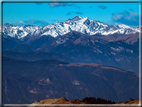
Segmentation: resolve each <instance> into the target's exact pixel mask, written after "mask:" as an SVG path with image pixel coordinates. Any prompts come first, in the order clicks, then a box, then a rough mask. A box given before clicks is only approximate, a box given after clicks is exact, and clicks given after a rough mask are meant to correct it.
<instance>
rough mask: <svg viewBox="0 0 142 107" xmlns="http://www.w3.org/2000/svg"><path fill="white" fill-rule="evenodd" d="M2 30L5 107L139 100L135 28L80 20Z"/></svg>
mask: <svg viewBox="0 0 142 107" xmlns="http://www.w3.org/2000/svg"><path fill="white" fill-rule="evenodd" d="M3 27H4V28H3V32H2V33H3V38H2V39H3V103H4V104H17V103H19V104H27V103H33V102H35V101H41V100H44V99H48V98H61V97H65V98H67V99H68V100H70V101H71V100H74V99H78V100H80V101H82V100H83V98H85V97H94V98H101V99H107V100H111V101H115V102H122V101H124V102H125V101H128V100H129V98H131V97H132V98H133V99H138V98H139V76H138V75H139V32H140V28H139V27H137V28H132V27H129V26H127V25H124V24H118V25H107V24H103V23H102V22H100V21H95V20H91V19H89V18H87V17H80V16H76V17H74V18H72V19H68V20H66V21H65V22H58V23H55V24H50V25H48V26H44V27H40V26H33V25H24V26H17V25H12V24H8V23H6V24H4V26H3Z"/></svg>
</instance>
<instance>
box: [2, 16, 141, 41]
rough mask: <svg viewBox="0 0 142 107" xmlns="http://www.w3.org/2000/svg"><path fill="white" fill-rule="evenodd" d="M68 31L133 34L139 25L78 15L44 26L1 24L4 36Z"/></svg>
mask: <svg viewBox="0 0 142 107" xmlns="http://www.w3.org/2000/svg"><path fill="white" fill-rule="evenodd" d="M70 31H77V32H81V33H84V34H88V35H96V34H99V35H104V36H107V35H112V34H135V33H137V32H140V29H139V27H137V28H132V27H129V26H127V25H124V24H119V25H107V24H103V23H102V22H100V21H95V20H91V19H89V18H87V17H80V16H75V17H74V18H72V19H68V20H66V21H65V22H61V21H59V22H58V23H54V24H50V25H48V26H44V27H40V26H34V25H24V26H17V25H12V24H8V23H6V24H4V26H3V34H4V37H7V36H10V37H14V38H18V39H23V38H24V37H27V36H34V37H39V36H43V35H44V36H45V35H50V36H52V37H54V38H55V37H57V36H59V35H61V36H62V35H65V34H67V33H69V32H70Z"/></svg>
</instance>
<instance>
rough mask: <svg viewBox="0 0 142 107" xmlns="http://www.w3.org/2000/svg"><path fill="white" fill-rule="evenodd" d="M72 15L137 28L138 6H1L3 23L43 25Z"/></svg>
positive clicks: (78, 4) (86, 4)
mask: <svg viewBox="0 0 142 107" xmlns="http://www.w3.org/2000/svg"><path fill="white" fill-rule="evenodd" d="M76 15H79V16H81V17H83V16H84V17H88V18H90V19H92V20H99V21H101V22H103V23H107V24H117V23H123V24H126V25H129V26H138V25H139V3H59V2H58V3H57V2H56V3H3V23H11V24H17V25H23V24H34V25H40V26H45V25H48V24H53V23H56V22H58V21H65V20H67V19H69V18H73V17H75V16H76Z"/></svg>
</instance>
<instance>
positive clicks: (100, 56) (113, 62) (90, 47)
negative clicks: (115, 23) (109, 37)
mask: <svg viewBox="0 0 142 107" xmlns="http://www.w3.org/2000/svg"><path fill="white" fill-rule="evenodd" d="M37 51H46V52H53V53H54V52H56V53H60V54H62V55H65V56H67V57H70V58H71V59H73V60H75V61H77V62H80V63H97V64H101V65H109V66H115V67H119V68H121V66H124V65H125V64H127V63H130V62H131V61H133V60H135V59H136V58H137V57H138V55H139V42H135V43H134V44H127V43H125V42H123V41H110V42H108V41H106V40H103V39H102V38H100V37H96V36H89V35H86V34H82V33H80V32H76V31H72V32H69V33H67V34H65V35H64V36H59V37H57V38H56V39H55V40H54V41H53V43H51V44H50V45H46V44H44V45H42V46H41V47H40V48H38V49H37Z"/></svg>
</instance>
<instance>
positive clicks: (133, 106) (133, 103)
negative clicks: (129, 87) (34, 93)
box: [28, 97, 140, 107]
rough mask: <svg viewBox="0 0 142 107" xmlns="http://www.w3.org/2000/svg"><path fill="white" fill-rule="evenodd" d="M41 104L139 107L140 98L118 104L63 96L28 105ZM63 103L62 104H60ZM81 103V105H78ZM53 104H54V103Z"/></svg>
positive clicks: (81, 106) (37, 105)
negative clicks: (88, 102)
mask: <svg viewBox="0 0 142 107" xmlns="http://www.w3.org/2000/svg"><path fill="white" fill-rule="evenodd" d="M41 104H47V105H44V107H49V106H51V105H52V104H55V106H58V107H62V106H63V107H68V106H69V107H70V106H71V105H72V104H77V105H73V106H71V107H77V106H79V107H88V106H89V107H100V106H101V107H129V106H131V107H138V106H140V105H138V104H139V100H133V101H129V102H128V101H127V102H120V103H116V104H107V105H106V104H86V103H84V102H83V101H80V100H72V101H68V100H67V99H65V98H64V97H62V98H59V99H57V98H53V99H45V100H41V101H37V102H34V103H32V104H31V105H29V106H28V107H40V105H41ZM59 104H61V105H59ZM62 104H67V105H66V106H65V105H62ZM68 104H69V105H68ZM78 104H79V105H78ZM52 106H53V105H52Z"/></svg>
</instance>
